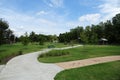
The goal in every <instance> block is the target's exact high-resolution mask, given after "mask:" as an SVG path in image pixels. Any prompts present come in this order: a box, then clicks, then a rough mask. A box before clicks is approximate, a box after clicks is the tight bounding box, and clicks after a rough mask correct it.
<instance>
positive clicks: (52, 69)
mask: <svg viewBox="0 0 120 80" xmlns="http://www.w3.org/2000/svg"><path fill="white" fill-rule="evenodd" d="M79 46H81V45H78V46H72V47H66V48H54V49H56V50H58V49H69V48H75V47H79ZM50 50H53V49H44V50H42V51H39V52H34V53H30V54H25V55H21V56H18V57H15V58H13V59H11V60H10V61H9V62H8V63H7V64H6V66H5V67H4V68H3V69H2V71H1V73H0V80H54V77H55V75H56V74H57V73H58V72H60V71H62V70H63V68H61V67H59V66H57V65H55V64H45V63H40V62H38V60H37V57H38V56H39V55H40V54H43V53H45V52H48V51H50Z"/></svg>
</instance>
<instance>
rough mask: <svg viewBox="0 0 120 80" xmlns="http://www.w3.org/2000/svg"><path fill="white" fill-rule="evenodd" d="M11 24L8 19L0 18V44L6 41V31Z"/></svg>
mask: <svg viewBox="0 0 120 80" xmlns="http://www.w3.org/2000/svg"><path fill="white" fill-rule="evenodd" d="M8 27H9V25H8V23H7V21H4V20H3V19H0V45H1V44H3V43H4V42H5V31H6V29H8Z"/></svg>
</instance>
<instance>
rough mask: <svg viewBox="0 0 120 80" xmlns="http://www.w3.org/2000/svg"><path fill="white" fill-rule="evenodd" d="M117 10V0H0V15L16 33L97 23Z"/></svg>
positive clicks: (119, 3)
mask: <svg viewBox="0 0 120 80" xmlns="http://www.w3.org/2000/svg"><path fill="white" fill-rule="evenodd" d="M117 13H120V0H0V18H3V19H5V20H6V21H8V23H9V25H10V28H11V29H12V30H13V31H14V33H15V34H16V35H17V36H20V35H22V34H24V33H25V32H28V33H29V32H31V31H35V32H36V33H43V34H57V35H58V34H59V33H62V32H66V31H69V29H71V28H74V27H76V26H83V27H85V26H87V25H91V24H98V23H99V22H101V21H106V20H108V19H111V18H112V17H113V16H115V15H116V14H117Z"/></svg>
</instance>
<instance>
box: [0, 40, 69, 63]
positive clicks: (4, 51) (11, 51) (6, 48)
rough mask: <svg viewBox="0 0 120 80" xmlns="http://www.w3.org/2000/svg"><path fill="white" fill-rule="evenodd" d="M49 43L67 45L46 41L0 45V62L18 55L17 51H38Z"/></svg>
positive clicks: (58, 45) (57, 45) (59, 45)
mask: <svg viewBox="0 0 120 80" xmlns="http://www.w3.org/2000/svg"><path fill="white" fill-rule="evenodd" d="M49 45H54V46H55V47H66V46H68V45H64V44H62V43H50V42H46V43H44V45H39V44H38V43H33V44H31V43H30V44H29V45H27V46H24V45H23V44H21V43H15V44H12V45H9V44H6V45H0V64H4V63H6V61H4V60H3V59H7V58H12V57H14V56H16V55H19V51H22V54H26V53H30V52H35V51H40V50H41V49H43V48H48V46H49Z"/></svg>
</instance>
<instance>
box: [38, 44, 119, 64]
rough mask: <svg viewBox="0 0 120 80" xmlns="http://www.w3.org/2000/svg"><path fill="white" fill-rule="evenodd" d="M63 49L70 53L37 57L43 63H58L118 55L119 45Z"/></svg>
mask: <svg viewBox="0 0 120 80" xmlns="http://www.w3.org/2000/svg"><path fill="white" fill-rule="evenodd" d="M64 51H66V52H69V53H70V54H69V55H63V56H45V57H42V58H41V57H38V60H39V61H40V62H44V63H58V62H67V61H75V60H83V59H88V58H95V57H104V56H114V55H120V46H108V45H105V46H104V45H85V46H81V47H77V48H71V49H66V50H64ZM48 53H49V52H48Z"/></svg>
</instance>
